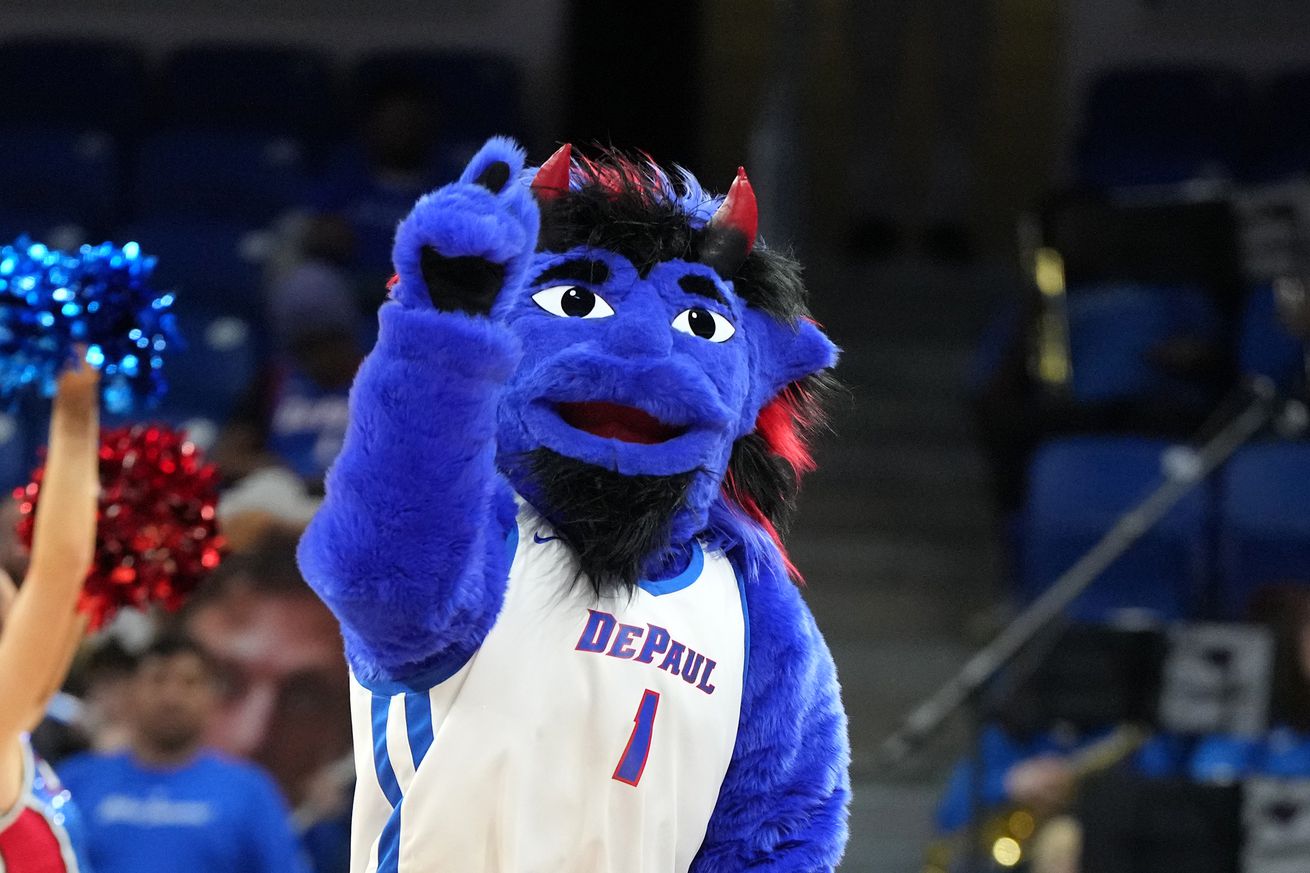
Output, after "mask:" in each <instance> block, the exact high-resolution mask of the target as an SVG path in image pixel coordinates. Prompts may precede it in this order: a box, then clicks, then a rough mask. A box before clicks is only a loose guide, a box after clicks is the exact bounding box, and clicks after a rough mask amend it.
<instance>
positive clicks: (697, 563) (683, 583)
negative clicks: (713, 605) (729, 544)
mask: <svg viewBox="0 0 1310 873" xmlns="http://www.w3.org/2000/svg"><path fill="white" fill-rule="evenodd" d="M703 569H705V548H704V547H703V546H702V545H701V544H700V543H699V542H697V541H695V540H693V541H692V544H691V560H690V561H688V562H687V567H686V569H684V570H683V571H682V572H681V573H679V574H678V575H676V576H674V577H672V578H670V579H660V580H658V581H654V582H652V581H650V580H649V579H642V580H640V581H639V582H637V585H638V586H639V587H640V588H641V590H642V591H645V592H646V593H647V594H653V595H654V596H656V597H660V596H662V595H664V594H673V593H674V592H675V591H681V590H682V589H684V588H686V587H687V586H689V585H691V584H692V583H693V582H695V581H696V580H697V579H699V578H700V574H701V570H703Z"/></svg>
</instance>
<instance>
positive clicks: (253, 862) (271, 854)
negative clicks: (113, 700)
mask: <svg viewBox="0 0 1310 873" xmlns="http://www.w3.org/2000/svg"><path fill="white" fill-rule="evenodd" d="M133 685H134V687H133V698H134V700H133V702H134V704H135V705H134V722H135V723H134V724H133V730H132V739H131V743H130V745H129V748H128V749H127V750H125V751H122V752H118V753H115V754H108V755H105V754H86V755H80V756H77V757H74V758H70V759H69V760H67V761H65V762H64V763H63V764H62V765H61V766H60V768H59V774H60V776H61V778H63V780H64V782H65V784H67V785H68V786H69V788H70V789H71V790H72V791H74V792H76V793H77V794H78V795H79V797H80V798H81V803H82V804H83V816H84V818H85V820H86V826H87V832H88V833H87V836H88V841H87V842H88V854H89V855H90V862H91V865H92V866H93V867H94V869H95V870H96V871H97V873H129V871H130V873H154V871H158V873H177V871H185V873H210V871H213V873H232V871H238V870H239V871H242V873H273V871H277V873H304V871H305V870H306V867H305V865H304V862H303V860H302V858H301V856H300V850H299V846H298V844H297V841H296V838H295V836H294V834H293V833H292V829H291V822H290V818H289V813H288V811H287V808H286V804H285V803H284V801H283V800H282V797H281V795H279V793H278V791H277V788H276V787H275V786H274V784H273V781H272V779H270V778H269V777H268V776H267V775H266V774H265V773H264V772H263V771H261V770H260V769H259V768H257V767H255V766H254V765H252V764H248V763H244V762H240V761H236V760H232V759H229V758H226V757H223V756H221V755H219V754H217V753H215V752H211V751H208V750H206V749H204V748H203V747H202V745H201V737H202V735H203V733H204V731H205V728H206V726H207V724H208V722H209V720H210V717H211V715H212V714H213V712H214V708H215V706H216V704H217V699H218V684H217V681H216V677H215V676H214V673H213V670H212V668H211V666H210V663H209V661H208V660H207V658H206V656H205V655H204V653H203V651H202V650H201V649H200V648H199V647H198V646H197V645H196V644H195V643H194V642H193V641H191V640H190V639H188V638H185V637H181V636H169V637H164V638H162V639H160V640H158V641H156V642H155V643H154V644H153V645H152V646H151V647H150V648H148V649H147V650H146V652H145V653H144V654H143V655H142V658H141V661H140V665H139V666H138V668H137V673H136V676H135V677H134V679H133Z"/></svg>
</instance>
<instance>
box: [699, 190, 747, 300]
mask: <svg viewBox="0 0 1310 873" xmlns="http://www.w3.org/2000/svg"><path fill="white" fill-rule="evenodd" d="M759 224H760V215H759V208H758V207H757V205H756V203H755V190H754V189H753V188H751V180H750V179H748V178H746V168H745V167H738V168H737V178H736V179H734V180H733V181H732V187H731V188H729V189H728V196H727V197H725V198H723V203H722V205H720V206H719V208H718V209H716V210H715V211H714V216H713V217H712V218H711V219H710V221H709V224H707V225H706V226H705V241H704V242H703V243H702V244H701V257H700V260H701V263H703V264H707V265H709V266H711V267H713V268H714V271H715V272H717V273H718V274H719V275H720V276H723V277H724V278H725V279H727V278H731V277H732V274H733V273H735V272H737V268H738V267H740V266H741V263H742V261H744V260H746V256H747V255H749V254H750V253H751V249H753V248H755V234H756V231H757V230H758V229H759Z"/></svg>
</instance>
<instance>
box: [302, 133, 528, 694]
mask: <svg viewBox="0 0 1310 873" xmlns="http://www.w3.org/2000/svg"><path fill="white" fill-rule="evenodd" d="M522 167H523V152H522V150H521V149H520V148H519V147H518V146H517V145H515V144H514V143H513V142H510V141H509V140H505V139H499V138H493V139H491V140H489V141H488V142H487V143H486V145H484V146H483V147H482V148H481V149H480V150H479V151H478V153H477V154H476V155H474V157H473V159H472V161H470V162H469V165H468V166H467V167H466V168H465V169H464V173H463V174H462V175H461V176H460V179H459V181H458V182H454V183H451V184H450V185H446V186H444V187H442V188H438V189H437V190H436V191H433V192H432V193H430V194H427V195H425V196H424V197H422V198H420V199H419V201H418V203H416V204H415V205H414V209H413V211H412V212H410V214H409V215H408V216H407V217H406V218H405V220H404V221H402V222H401V223H400V226H399V227H398V228H397V229H396V243H395V247H394V249H393V251H392V259H393V261H394V263H395V265H396V279H395V282H394V283H393V285H392V286H391V301H390V302H388V303H386V304H385V305H384V306H383V307H382V310H381V312H380V313H379V320H380V322H381V331H380V333H379V336H378V343H377V346H376V348H375V349H374V350H373V353H372V354H370V355H369V357H368V358H367V359H366V360H365V361H364V364H363V366H362V367H360V371H359V374H358V375H357V376H356V377H355V384H354V386H353V387H352V388H351V392H350V426H349V429H348V431H347V433H346V441H345V445H344V446H343V448H342V451H341V455H340V456H339V457H338V458H337V462H336V464H335V465H334V466H333V468H332V469H331V470H330V471H329V472H328V477H327V498H326V500H325V501H324V503H323V507H322V508H321V509H320V510H319V512H318V514H317V515H316V516H315V517H314V520H313V521H312V522H311V523H310V526H309V529H308V530H307V531H306V532H305V536H304V538H303V539H302V540H301V543H300V551H299V558H300V566H301V569H302V571H303V572H304V575H305V578H306V579H307V580H309V584H310V585H311V586H313V588H314V590H315V591H317V592H318V594H319V596H320V597H322V598H323V601H324V602H325V603H327V605H328V607H329V608H330V609H331V610H332V611H333V612H334V613H335V614H336V616H337V618H338V619H340V621H341V628H342V635H343V636H344V637H345V640H346V656H347V658H348V659H349V661H350V664H351V667H352V668H353V669H354V671H355V674H356V675H357V676H358V677H359V678H361V679H364V680H369V679H384V680H386V679H412V678H416V677H417V676H419V675H420V674H427V673H428V672H430V671H432V670H438V669H449V668H451V667H458V665H459V664H461V663H463V661H464V660H465V659H467V658H468V656H469V655H471V654H472V653H473V651H474V649H476V648H477V647H478V646H479V645H481V644H482V640H483V639H484V638H485V637H486V635H487V631H488V630H490V629H491V625H492V623H493V622H494V621H495V618H496V615H497V614H498V613H499V612H500V607H501V604H502V602H503V601H504V596H505V582H506V580H507V578H508V576H509V560H510V559H509V555H507V554H506V550H505V546H504V541H505V535H506V533H507V532H508V529H509V526H510V525H512V524H513V523H514V515H515V507H514V499H513V493H512V492H511V491H510V487H509V485H508V484H507V483H506V481H505V480H504V478H503V477H502V476H501V474H500V473H499V472H498V471H497V470H496V460H495V458H496V406H497V403H498V401H499V398H500V393H501V388H502V387H503V386H504V384H505V383H506V382H507V381H508V380H509V378H510V376H511V375H512V374H513V372H514V368H515V367H516V366H517V365H518V361H519V358H520V357H521V355H522V350H521V348H520V346H519V342H518V340H517V338H515V337H514V335H513V334H512V333H511V332H510V330H509V329H508V328H507V327H505V326H504V325H502V324H499V323H497V322H496V321H495V320H494V319H492V318H490V317H489V315H490V312H491V309H492V306H493V305H494V304H495V302H496V300H497V299H498V298H499V296H500V295H501V294H503V293H504V292H505V290H506V289H507V288H516V287H519V286H521V284H522V282H523V280H524V278H523V277H524V272H525V270H526V269H527V265H528V262H529V260H530V259H531V256H532V252H533V250H534V248H535V247H536V240H537V229H538V226H539V221H540V217H539V215H538V213H537V206H536V203H535V201H534V200H533V199H532V195H531V193H530V192H529V190H528V188H527V186H526V185H523V184H520V183H519V182H517V181H516V179H517V176H518V175H519V173H520V172H521V170H522Z"/></svg>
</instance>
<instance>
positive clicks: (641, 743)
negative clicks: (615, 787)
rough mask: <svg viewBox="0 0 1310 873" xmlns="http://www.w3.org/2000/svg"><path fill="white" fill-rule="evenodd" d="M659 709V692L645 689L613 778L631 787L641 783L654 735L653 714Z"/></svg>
mask: <svg viewBox="0 0 1310 873" xmlns="http://www.w3.org/2000/svg"><path fill="white" fill-rule="evenodd" d="M659 708H660V695H659V692H657V691H651V690H650V689H649V688H647V689H646V693H645V694H643V695H642V696H641V705H640V706H638V707H637V715H636V716H635V717H634V718H633V719H632V721H633V726H632V736H630V737H628V746H627V748H625V749H624V750H623V757H622V758H620V759H619V766H617V767H615V768H614V778H615V779H617V780H618V781H620V782H626V783H627V784H628V785H632V786H635V785H636V784H637V783H638V782H640V781H641V774H642V772H643V771H644V770H645V769H646V759H647V758H648V757H649V756H650V741H651V738H652V737H653V736H654V735H655V712H656V710H658V709H659Z"/></svg>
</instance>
